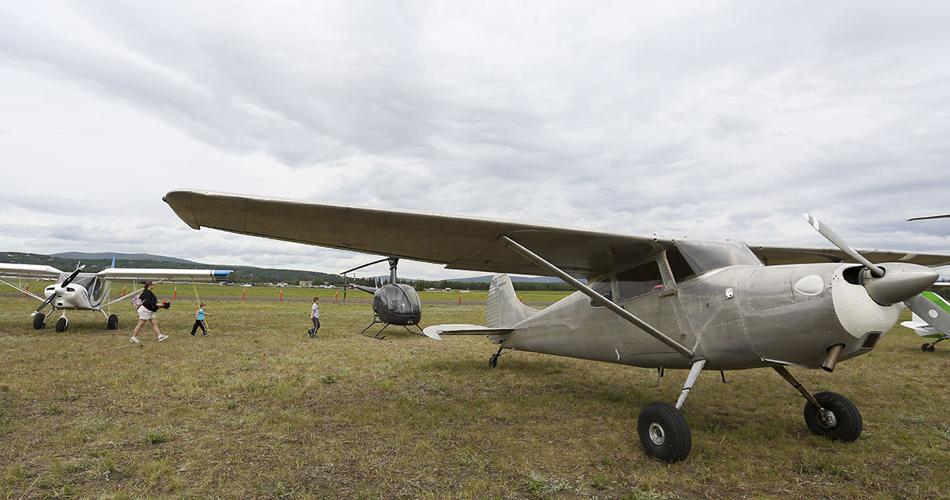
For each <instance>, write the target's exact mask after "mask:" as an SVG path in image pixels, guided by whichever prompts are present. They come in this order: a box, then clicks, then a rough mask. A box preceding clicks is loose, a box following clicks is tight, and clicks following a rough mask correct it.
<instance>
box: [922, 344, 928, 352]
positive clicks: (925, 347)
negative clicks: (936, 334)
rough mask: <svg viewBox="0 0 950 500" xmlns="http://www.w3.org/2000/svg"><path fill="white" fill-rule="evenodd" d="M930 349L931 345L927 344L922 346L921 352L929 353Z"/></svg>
mask: <svg viewBox="0 0 950 500" xmlns="http://www.w3.org/2000/svg"><path fill="white" fill-rule="evenodd" d="M929 349H930V344H927V343H923V344H920V350H921V351H924V352H929Z"/></svg>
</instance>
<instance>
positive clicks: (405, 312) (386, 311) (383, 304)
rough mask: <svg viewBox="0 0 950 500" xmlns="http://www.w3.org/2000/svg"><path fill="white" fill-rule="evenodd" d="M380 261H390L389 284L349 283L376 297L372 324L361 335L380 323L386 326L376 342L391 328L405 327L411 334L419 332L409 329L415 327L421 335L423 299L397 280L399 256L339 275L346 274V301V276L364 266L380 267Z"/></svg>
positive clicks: (410, 287)
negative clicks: (391, 326) (420, 323)
mask: <svg viewBox="0 0 950 500" xmlns="http://www.w3.org/2000/svg"><path fill="white" fill-rule="evenodd" d="M380 262H389V282H388V283H384V284H382V285H379V286H375V287H371V286H365V285H356V284H350V286H351V287H353V288H356V289H357V290H360V291H362V292H366V293H368V294H371V295H372V296H373V321H372V323H370V324H369V325H367V326H366V328H364V329H363V331H362V332H360V335H365V334H366V331H367V330H369V329H370V328H372V327H373V326H374V325H379V324H381V325H383V327H382V328H380V329H379V331H378V332H376V333H375V334H374V335H373V338H375V339H383V338H385V337H384V336H381V335H382V334H383V331H385V330H386V328H388V327H389V325H397V326H402V327H404V328H405V329H406V330H409V332H410V333H416V332H414V331H412V330H410V329H409V326H415V327H416V328H418V329H419V333H420V334H421V333H422V329H421V328H419V321H420V320H422V300H420V299H419V294H418V293H416V289H415V288H413V287H412V285H407V284H405V283H399V282H398V281H397V277H396V268H397V267H398V266H399V258H398V257H387V258H385V259H379V260H374V261H373V262H370V263H367V264H363V265H359V266H356V267H354V268H352V269H347V270H346V271H343V272H342V273H340V274H341V275H343V301H344V302H346V290H347V285H346V275H347V274H349V273H351V272H353V271H356V270H359V269H363V268H364V267H368V266H371V265H373V264H379V263H380Z"/></svg>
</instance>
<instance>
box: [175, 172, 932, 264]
mask: <svg viewBox="0 0 950 500" xmlns="http://www.w3.org/2000/svg"><path fill="white" fill-rule="evenodd" d="M164 200H165V202H166V203H168V205H169V206H170V207H171V208H172V210H174V211H175V213H176V214H177V215H178V216H179V217H180V218H181V219H182V220H183V221H185V223H187V224H188V225H189V226H191V227H192V228H193V229H200V228H202V227H209V228H213V229H220V230H224V231H230V232H234V233H240V234H247V235H253V236H262V237H266V238H273V239H279V240H286V241H293V242H297V243H308V244H312V245H319V246H324V247H330V248H338V249H343V250H355V251H361V252H366V253H372V254H378V255H389V256H394V257H403V258H408V259H413V260H419V261H425V262H433V263H439V264H445V265H446V267H447V268H449V269H466V270H472V271H489V272H496V273H514V274H533V275H551V273H550V272H549V271H548V270H547V269H544V268H542V267H539V266H538V265H536V264H535V263H533V262H531V261H529V260H526V259H525V258H523V257H522V256H520V255H518V254H517V253H515V252H513V251H511V249H509V248H505V245H504V244H503V243H502V242H501V241H500V240H499V238H500V237H502V236H507V237H509V238H511V239H513V240H515V241H516V242H517V243H519V244H521V245H523V246H524V247H527V248H530V249H531V250H532V251H534V252H536V253H537V254H539V255H541V256H543V257H544V259H546V260H547V261H548V262H550V263H551V264H553V265H555V266H557V267H558V268H560V269H562V270H564V271H566V272H568V273H570V274H571V275H572V276H577V277H586V278H591V277H595V276H598V275H601V274H604V273H606V272H610V271H613V270H615V269H617V268H618V267H621V266H624V265H628V264H633V263H637V262H639V261H643V260H645V259H648V258H650V257H651V256H653V255H656V254H658V253H659V252H661V251H663V250H664V249H666V248H668V247H670V246H671V245H673V240H671V239H665V238H653V237H643V236H628V235H620V234H611V233H602V232H594V231H585V230H577V229H563V228H556V227H547V226H538V225H530V224H520V223H514V222H501V221H492V220H484V219H474V218H467V217H451V216H443V215H431V214H420V213H411V212H403V211H392V210H379V209H369V208H354V207H346V206H337V205H324V204H318V203H307V202H299V201H289V200H279V199H270V198H257V197H249V196H241V195H232V194H223V193H214V192H205V191H172V192H169V193H168V194H166V195H165V197H164ZM751 249H752V250H753V252H755V253H756V255H757V256H758V257H759V258H760V259H762V260H763V262H765V263H767V264H770V265H775V264H792V263H806V262H816V261H819V262H821V261H825V262H854V261H853V260H852V259H851V258H850V257H849V256H848V255H847V254H845V253H844V252H842V251H841V250H839V249H812V248H789V247H764V246H756V247H751ZM861 253H862V254H863V255H865V256H866V257H867V258H868V259H871V260H873V261H877V262H881V261H901V262H909V263H915V264H921V265H926V266H936V265H940V264H946V263H948V262H950V259H948V257H947V256H946V255H929V254H916V253H910V252H891V251H879V250H872V251H863V250H862V251H861Z"/></svg>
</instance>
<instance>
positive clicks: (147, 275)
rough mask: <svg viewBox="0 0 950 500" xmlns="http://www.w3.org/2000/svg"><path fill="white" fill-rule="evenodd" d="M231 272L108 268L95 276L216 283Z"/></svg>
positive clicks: (219, 270)
mask: <svg viewBox="0 0 950 500" xmlns="http://www.w3.org/2000/svg"><path fill="white" fill-rule="evenodd" d="M233 272H234V271H231V270H229V269H135V268H114V267H110V268H108V269H103V270H102V271H99V272H98V273H96V275H98V276H99V277H100V278H105V279H132V280H189V281H217V280H225V279H227V278H228V276H230V275H231V273H233Z"/></svg>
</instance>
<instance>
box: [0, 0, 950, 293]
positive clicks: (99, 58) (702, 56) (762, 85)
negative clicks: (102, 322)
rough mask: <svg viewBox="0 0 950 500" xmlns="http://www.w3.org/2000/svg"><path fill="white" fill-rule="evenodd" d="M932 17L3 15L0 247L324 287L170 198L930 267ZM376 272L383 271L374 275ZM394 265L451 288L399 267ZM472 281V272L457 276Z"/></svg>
mask: <svg viewBox="0 0 950 500" xmlns="http://www.w3.org/2000/svg"><path fill="white" fill-rule="evenodd" d="M948 26H950V3H948V2H933V1H931V2H913V1H910V2H873V1H868V0H859V1H854V2H845V1H842V2H772V1H761V2H738V1H737V2H730V1H723V2H710V1H702V2H686V1H680V2H643V3H642V4H639V5H638V4H637V2H630V1H619V2H606V1H596V2H595V1H592V2H552V1H547V0H546V1H541V2H536V3H532V2H497V3H493V2H446V1H434V2H386V1H380V2H354V1H351V0H347V1H341V2H311V1H299V2H297V1H280V2H230V3H226V2H210V1H204V2H191V1H181V2H179V1H163V2H154V1H129V0H122V1H106V0H101V1H95V2H48V1H42V0H31V1H30V2H5V3H4V4H2V5H0V174H2V182H0V250H5V251H21V252H34V253H52V252H60V251H69V250H77V251H96V252H98V251H119V252H149V253H156V254H164V255H172V256H178V257H183V258H188V259H193V260H197V261H201V262H208V263H217V264H251V265H259V266H268V267H292V268H300V269H310V270H319V271H328V272H338V271H340V270H342V269H345V268H347V267H349V266H351V265H356V264H359V263H361V262H364V261H368V260H369V258H368V257H367V256H365V255H359V254H352V253H347V252H339V251H331V250H325V249H320V248H317V247H310V246H306V245H300V244H292V243H284V242H277V241H271V240H266V239H260V238H252V237H245V236H238V235H232V234H227V233H222V232H219V231H214V230H207V229H203V230H201V231H193V230H191V229H189V228H188V227H187V226H185V224H184V223H183V222H181V221H180V220H179V219H178V218H177V217H176V216H175V214H174V213H173V212H172V211H171V210H170V209H169V208H168V207H167V205H165V204H164V203H163V202H162V201H161V197H162V195H163V194H164V193H165V192H167V191H169V190H172V189H175V188H191V189H205V190H215V191H225V192H234V193H241V194H252V195H264V196H274V197H282V198H292V199H302V200H312V201H319V202H324V203H341V204H349V205H358V206H368V207H381V208H405V209H411V210H415V211H429V212H437V213H450V214H465V215H474V216H487V217H491V218H502V219H509V220H516V221H525V222H534V223H543V224H550V225H563V226H571V227H580V228H588V229H595V230H603V231H612V232H622V233H631V234H652V233H657V234H660V235H664V236H672V237H682V236H684V235H688V236H689V237H691V238H710V239H713V238H714V239H721V238H727V237H728V238H732V239H740V240H743V241H747V242H749V243H755V244H783V245H799V246H816V247H818V246H821V247H823V246H828V245H827V243H826V242H825V241H824V240H822V239H821V237H820V236H819V235H818V234H817V233H815V232H814V231H813V230H812V229H811V228H810V227H808V226H807V225H806V224H805V222H804V221H803V220H802V217H801V213H802V212H805V211H807V212H810V213H814V214H816V215H818V216H819V217H821V218H822V220H823V221H825V222H827V223H828V224H830V225H832V226H833V227H835V229H836V230H837V231H838V232H839V233H841V234H842V235H843V236H845V237H846V238H847V239H848V240H849V241H850V242H851V243H852V244H853V245H855V246H859V247H865V248H891V249H908V250H916V251H940V252H950V237H948V233H950V220H945V221H924V222H913V223H910V222H905V221H904V219H906V218H908V217H911V216H915V215H925V214H931V213H948V212H950V202H948V200H947V197H948V194H950V193H948V191H950V189H948V188H950V162H948V159H950V58H948V57H947V53H948V49H950V29H948ZM384 270H385V266H381V269H380V271H379V272H380V273H381V272H384ZM401 270H402V274H403V275H406V276H419V277H435V276H458V275H463V274H466V273H459V272H454V271H443V270H441V269H440V268H439V267H438V266H432V265H426V264H408V263H406V264H404V265H402V266H401ZM469 274H470V273H469Z"/></svg>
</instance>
